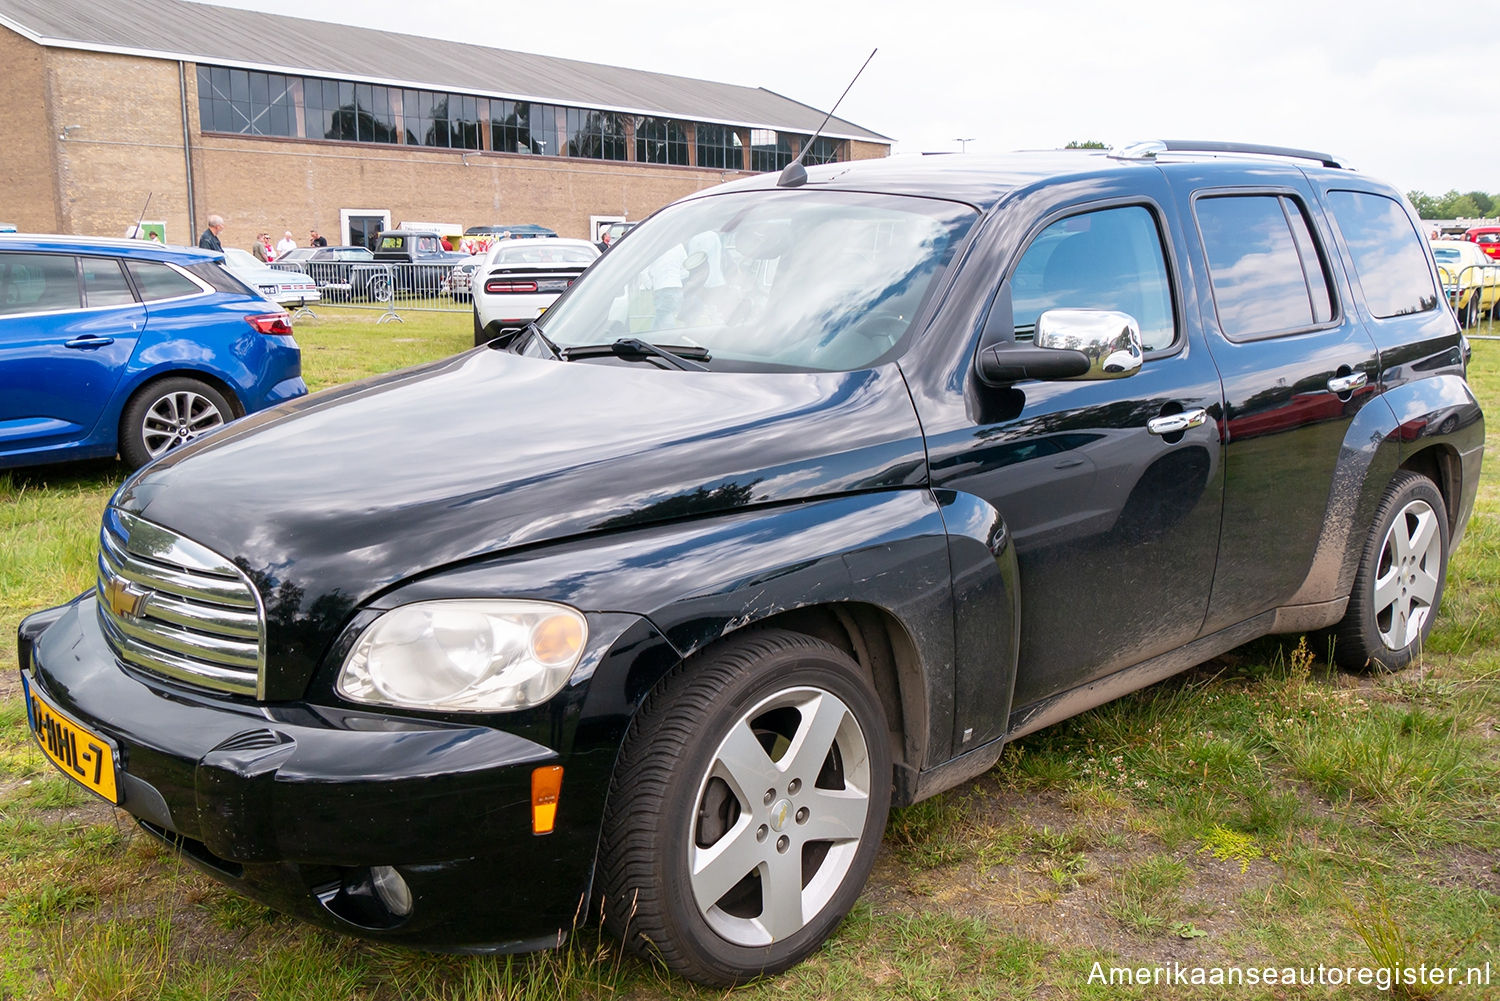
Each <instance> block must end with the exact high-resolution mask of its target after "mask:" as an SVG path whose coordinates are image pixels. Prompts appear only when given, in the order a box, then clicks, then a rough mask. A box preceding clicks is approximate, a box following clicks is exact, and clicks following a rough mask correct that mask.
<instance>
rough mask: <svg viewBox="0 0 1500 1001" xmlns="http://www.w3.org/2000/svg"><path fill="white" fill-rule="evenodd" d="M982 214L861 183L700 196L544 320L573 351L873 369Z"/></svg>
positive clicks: (605, 260) (662, 219)
mask: <svg viewBox="0 0 1500 1001" xmlns="http://www.w3.org/2000/svg"><path fill="white" fill-rule="evenodd" d="M975 217H976V212H975V210H974V209H973V208H971V207H969V206H967V205H959V204H956V203H952V202H945V201H939V200H937V199H929V198H908V197H904V196H883V195H864V194H854V193H850V192H831V191H811V190H804V191H799V192H797V193H795V194H786V193H775V194H773V193H767V192H753V193H752V192H746V193H743V194H734V195H718V196H713V197H708V198H698V199H694V200H692V201H688V202H682V203H679V204H677V205H675V206H672V207H670V208H667V209H664V210H663V211H662V212H661V213H660V214H659V215H658V216H657V217H655V218H653V219H652V220H651V222H650V223H648V224H646V225H644V226H642V227H640V228H639V229H637V230H635V231H633V232H632V233H631V234H630V238H629V239H628V240H621V241H620V243H619V246H617V247H616V248H614V249H613V250H611V251H610V252H609V253H608V254H605V255H604V256H603V257H601V258H599V259H598V260H597V261H595V262H594V264H593V265H592V266H591V268H590V270H589V273H588V275H587V277H586V278H584V279H583V280H582V281H581V282H580V283H579V285H578V286H577V287H575V288H574V290H573V291H572V292H571V293H570V294H569V295H568V296H566V297H565V298H563V299H562V300H560V301H559V302H558V303H557V305H555V306H553V307H552V308H551V309H549V310H547V312H546V313H545V314H543V317H542V320H541V325H542V327H543V328H544V330H545V332H546V334H547V336H548V337H549V338H551V339H552V340H553V341H554V342H556V343H557V344H559V345H562V346H564V347H566V346H570V345H572V346H577V345H585V344H588V345H593V344H597V343H600V342H610V341H613V340H615V339H617V338H622V337H636V338H640V339H642V340H645V341H649V342H652V343H660V344H668V345H687V346H693V347H698V348H706V349H707V350H708V352H709V354H710V356H711V366H712V367H720V366H724V367H730V368H734V367H739V368H751V369H765V368H792V369H801V370H808V369H814V370H824V371H834V370H847V369H854V368H862V367H865V366H867V365H870V364H873V363H875V362H876V361H877V359H880V358H881V357H882V356H885V355H887V354H888V353H890V352H892V351H893V350H895V349H896V348H897V347H898V345H899V344H901V343H902V341H903V338H905V336H906V334H907V332H908V330H909V329H910V328H911V325H912V322H913V320H914V319H915V318H916V316H917V315H918V314H919V313H920V311H921V309H922V304H923V303H924V302H925V300H926V297H927V295H928V294H929V292H930V291H931V289H932V288H933V286H934V284H935V282H936V279H937V277H938V275H940V274H941V273H942V272H943V270H944V269H945V268H946V267H947V266H948V263H949V262H950V261H951V259H952V257H953V254H954V252H955V250H956V248H957V246H958V244H959V243H960V242H961V241H962V239H963V237H964V235H965V234H966V233H967V232H968V230H969V227H970V226H971V225H972V224H973V221H974V219H975ZM525 343H526V348H525V350H526V351H527V352H528V353H530V352H531V351H532V350H533V349H535V348H536V342H535V339H532V340H530V341H528V342H525Z"/></svg>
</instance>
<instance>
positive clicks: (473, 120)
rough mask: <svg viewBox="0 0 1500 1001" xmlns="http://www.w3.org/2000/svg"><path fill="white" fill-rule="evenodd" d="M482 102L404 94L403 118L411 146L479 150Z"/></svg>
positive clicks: (414, 92)
mask: <svg viewBox="0 0 1500 1001" xmlns="http://www.w3.org/2000/svg"><path fill="white" fill-rule="evenodd" d="M480 101H481V99H480V98H477V97H468V96H466V95H464V94H436V93H433V92H432V91H430V90H408V91H405V92H404V93H403V94H402V98H401V117H402V120H403V122H404V123H405V125H406V144H407V145H408V146H441V147H444V148H452V149H479V148H480V144H479V105H480Z"/></svg>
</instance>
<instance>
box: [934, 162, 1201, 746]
mask: <svg viewBox="0 0 1500 1001" xmlns="http://www.w3.org/2000/svg"><path fill="white" fill-rule="evenodd" d="M1133 180H1134V179H1133ZM1140 188H1141V184H1140V182H1139V180H1135V183H1134V184H1132V186H1131V188H1130V190H1131V191H1132V192H1134V193H1136V197H1135V199H1133V200H1130V201H1126V200H1125V199H1121V200H1120V201H1119V202H1110V203H1106V204H1102V205H1101V204H1098V203H1097V202H1094V203H1083V204H1076V205H1070V206H1068V207H1066V208H1062V209H1060V210H1059V211H1058V212H1056V213H1054V214H1052V215H1051V216H1049V217H1048V218H1046V219H1043V220H1042V224H1041V225H1040V226H1039V228H1038V229H1036V230H1034V231H1033V235H1032V236H1031V237H1030V238H1029V239H1028V241H1027V244H1026V248H1025V249H1024V250H1023V251H1022V253H1021V256H1020V258H1019V259H1018V260H1017V263H1016V264H1015V266H1014V267H1013V268H1012V269H1011V273H1010V275H1009V276H1008V277H1007V278H1006V281H1005V284H1004V285H1002V288H1001V293H1000V294H1001V296H1002V297H1005V296H1008V297H1009V302H1010V306H1011V312H1012V316H1013V323H1014V328H1015V329H1014V334H1013V336H1014V337H1015V338H1016V339H1017V340H1027V339H1029V338H1030V337H1031V334H1032V331H1033V328H1034V325H1035V323H1036V319H1037V317H1038V316H1039V315H1040V314H1041V313H1042V312H1044V311H1046V310H1048V309H1055V308H1083V309H1113V310H1119V311H1121V312H1125V313H1129V314H1130V315H1131V316H1133V317H1135V318H1136V320H1137V321H1138V323H1139V325H1140V328H1141V334H1142V341H1143V346H1144V347H1145V348H1146V361H1145V364H1144V365H1143V366H1142V368H1141V369H1140V371H1138V372H1137V373H1135V374H1134V375H1131V376H1129V377H1126V378H1122V379H1114V380H1107V381H1084V382H1068V381H1056V382H1043V381H1023V382H1020V383H1017V384H1016V385H1014V386H1013V387H1011V388H1009V389H980V390H979V391H978V393H977V394H971V396H970V401H971V403H970V405H969V406H967V407H966V408H965V411H964V418H963V419H962V420H955V422H954V424H953V426H951V427H948V428H941V427H939V428H938V429H937V431H936V433H933V425H935V424H937V425H940V424H942V423H946V419H945V420H942V421H938V420H936V419H934V420H933V421H931V422H929V421H928V416H929V415H927V414H926V413H924V415H923V417H924V424H926V425H927V426H928V427H929V436H928V448H929V454H930V458H931V470H932V482H933V486H934V487H935V488H948V489H953V490H958V491H963V492H966V493H969V494H972V495H977V496H979V497H982V498H984V499H985V500H987V501H988V502H989V503H990V504H992V505H993V506H994V508H995V509H996V510H997V511H998V512H999V513H1000V516H1001V517H1002V518H1003V519H1004V520H1005V523H1006V526H1007V528H1008V529H1009V532H1010V537H1011V539H1012V540H1013V543H1014V545H1015V549H1016V555H1017V559H1018V561H1019V564H1020V581H1021V591H1020V604H1021V642H1020V660H1019V666H1018V669H1017V673H1016V684H1015V693H1014V696H1013V699H1012V706H1013V708H1014V710H1015V711H1024V710H1025V709H1026V708H1027V707H1028V706H1030V707H1032V708H1036V707H1038V706H1039V705H1041V704H1044V703H1045V702H1047V700H1049V699H1050V698H1052V697H1054V696H1057V695H1060V694H1062V693H1063V692H1066V691H1068V690H1070V689H1074V688H1077V687H1078V686H1080V685H1084V684H1087V683H1088V682H1090V681H1093V680H1096V679H1098V678H1101V677H1103V676H1105V675H1107V674H1110V673H1112V672H1114V671H1117V670H1120V669H1122V668H1125V667H1128V666H1130V665H1132V664H1136V663H1139V662H1141V661H1143V660H1146V659H1148V658H1150V657H1152V656H1155V655H1157V654H1160V653H1164V652H1166V651H1168V650H1171V649H1173V648H1175V647H1177V646H1180V645H1181V644H1183V643H1186V642H1189V641H1191V640H1192V639H1194V638H1195V637H1196V636H1197V635H1198V634H1199V631H1200V629H1201V628H1202V625H1203V618H1204V614H1205V612H1206V610H1207V607H1208V596H1209V588H1210V586H1211V584H1212V581H1213V572H1214V559H1215V554H1216V552H1217V546H1218V535H1219V520H1220V506H1221V501H1222V474H1221V471H1220V441H1219V430H1218V422H1217V420H1216V417H1217V415H1218V413H1219V411H1220V407H1221V394H1220V386H1219V379H1218V374H1217V371H1216V370H1215V368H1214V365H1213V361H1212V359H1211V358H1210V357H1209V355H1208V353H1207V352H1206V351H1205V350H1204V349H1203V347H1202V343H1201V340H1200V339H1199V338H1198V336H1197V331H1196V329H1195V328H1194V327H1193V325H1191V324H1190V323H1188V322H1186V321H1185V319H1184V310H1183V308H1182V301H1183V296H1182V294H1181V292H1180V290H1181V288H1182V281H1183V276H1181V275H1174V273H1173V270H1172V269H1171V268H1170V267H1169V266H1168V264H1167V262H1168V260H1169V259H1170V258H1169V256H1168V255H1167V254H1166V252H1165V244H1164V241H1163V234H1165V233H1167V232H1169V231H1170V227H1169V220H1168V218H1167V216H1166V212H1165V211H1164V209H1163V208H1162V205H1163V204H1165V203H1166V197H1165V196H1166V192H1165V190H1164V189H1163V190H1161V191H1160V192H1159V195H1160V197H1159V198H1157V199H1151V198H1142V197H1140V195H1139V192H1140ZM992 315H994V313H993V311H992ZM999 315H1004V311H1003V310H1001V311H999ZM1001 333H1002V335H1004V336H1006V337H1007V339H1008V337H1009V336H1011V335H1010V332H1009V331H1002V332H1001ZM975 402H977V404H978V405H973V404H974V403H975ZM1200 411H1201V414H1200V416H1201V417H1202V421H1201V423H1198V424H1197V425H1196V426H1194V427H1191V428H1189V429H1187V430H1184V431H1178V432H1175V433H1163V428H1164V425H1163V424H1162V423H1161V422H1160V421H1159V420H1157V419H1158V418H1161V417H1164V416H1172V415H1176V414H1182V413H1195V412H1200ZM954 414H956V408H955V411H953V412H950V414H949V415H946V416H950V417H951V416H953V415H954ZM934 417H936V415H934ZM1003 726H1004V721H1002V720H995V721H994V723H993V727H992V729H993V730H994V732H991V733H985V734H978V733H976V734H974V736H973V738H971V739H972V740H973V741H974V742H975V743H979V742H982V740H983V739H986V738H990V737H996V736H999V735H1000V734H1001V732H1002V728H1003Z"/></svg>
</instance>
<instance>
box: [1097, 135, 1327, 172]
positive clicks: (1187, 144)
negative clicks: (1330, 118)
mask: <svg viewBox="0 0 1500 1001" xmlns="http://www.w3.org/2000/svg"><path fill="white" fill-rule="evenodd" d="M1160 153H1256V154H1259V155H1261V156H1287V157H1293V158H1295V159H1298V160H1316V161H1318V163H1320V164H1322V165H1323V166H1325V167H1333V168H1335V169H1344V168H1345V167H1346V164H1345V163H1344V160H1343V158H1342V157H1337V156H1334V155H1333V154H1332V153H1319V152H1317V151H1316V150H1310V149H1296V148H1294V147H1291V146H1265V145H1262V144H1261V143H1228V142H1213V141H1211V140H1201V139H1151V140H1147V141H1145V142H1137V143H1131V144H1130V145H1128V146H1125V147H1123V148H1122V149H1121V150H1120V151H1119V153H1117V154H1116V155H1117V156H1119V157H1120V158H1122V159H1126V160H1151V159H1155V158H1156V156H1157V155H1158V154H1160Z"/></svg>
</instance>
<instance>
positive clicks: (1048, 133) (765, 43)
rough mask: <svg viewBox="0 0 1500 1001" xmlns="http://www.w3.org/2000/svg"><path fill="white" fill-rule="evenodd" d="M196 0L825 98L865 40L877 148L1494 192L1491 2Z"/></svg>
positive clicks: (853, 107)
mask: <svg viewBox="0 0 1500 1001" xmlns="http://www.w3.org/2000/svg"><path fill="white" fill-rule="evenodd" d="M213 2H217V3H220V4H222V5H225V6H234V7H247V8H252V9H256V10H261V11H268V12H272V13H278V14H290V15H294V16H298V17H307V18H311V19H314V20H319V21H331V22H337V23H348V24H360V25H364V26H367V27H372V28H381V29H384V30H387V31H399V32H404V33H407V34H415V35H430V36H434V37H439V38H450V39H456V40H459V41H466V42H473V43H476V44H480V45H487V46H492V47H494V48H502V49H516V50H520V51H523V52H536V53H541V54H544V55H550V56H563V57H567V58H571V59H583V60H587V61H589V62H598V63H607V64H610V65H615V66H628V67H632V68H635V69H645V70H652V71H654V72H659V73H672V74H677V75H681V76H687V77H696V78H700V79H705V80H717V81H721V82H724V83H733V84H740V85H744V86H749V87H765V88H767V89H769V90H773V91H776V92H777V93H779V94H783V95H785V96H787V97H790V98H793V99H795V100H798V101H801V102H803V103H804V104H809V105H812V106H814V107H816V108H819V109H823V110H826V109H827V108H828V107H829V106H830V105H831V104H832V103H833V102H834V101H835V100H837V99H838V96H839V94H840V93H842V92H843V90H844V88H845V86H846V85H847V84H848V82H849V79H850V78H851V77H852V76H853V75H854V73H855V71H856V70H858V69H859V66H860V64H861V63H862V62H864V60H865V57H866V56H868V55H869V54H870V51H871V50H872V49H878V50H879V51H878V52H877V54H876V55H875V58H874V60H873V61H872V62H871V63H870V65H869V67H868V68H867V69H866V70H865V72H864V74H863V75H862V76H861V77H860V79H859V82H858V83H856V84H855V86H854V89H853V90H852V91H850V93H849V96H848V97H847V98H845V100H844V103H843V104H842V105H841V106H840V107H839V111H838V114H839V117H841V118H844V119H846V120H848V121H851V122H854V123H856V124H858V125H861V126H863V127H864V128H867V129H870V130H872V131H874V132H878V133H880V134H882V135H885V136H889V137H891V138H893V139H895V140H896V143H895V145H894V147H893V153H894V154H897V155H900V154H911V153H921V152H933V151H944V152H957V151H960V150H967V151H968V152H970V153H1004V152H1009V151H1011V150H1017V149H1038V148H1053V147H1057V146H1062V145H1064V144H1066V143H1067V142H1069V141H1070V140H1080V141H1082V140H1099V141H1102V142H1105V143H1108V144H1110V145H1124V144H1126V143H1129V142H1132V141H1136V140H1141V139H1157V138H1169V139H1218V140H1237V141H1244V142H1257V143H1268V144H1272V145H1281V146H1296V147H1301V148H1305V149H1313V150H1319V151H1325V152H1329V153H1333V154H1334V155H1336V156H1338V157H1340V158H1342V159H1343V161H1344V162H1345V163H1347V164H1348V165H1350V166H1352V167H1354V168H1355V169H1357V170H1360V171H1362V172H1365V173H1369V174H1373V175H1375V176H1376V177H1379V178H1381V179H1382V180H1385V181H1388V182H1390V183H1391V184H1393V185H1395V186H1396V187H1397V188H1400V189H1401V190H1402V191H1412V190H1418V191H1424V192H1426V193H1428V194H1433V195H1438V194H1442V193H1444V192H1446V191H1448V190H1450V189H1454V188H1456V189H1458V190H1459V191H1473V190H1479V191H1484V192H1487V193H1492V194H1493V193H1500V100H1497V99H1496V97H1495V94H1496V89H1495V86H1494V84H1493V82H1492V80H1491V76H1492V74H1491V73H1490V71H1489V70H1488V67H1490V66H1491V65H1492V64H1493V35H1494V30H1493V28H1494V25H1495V21H1496V15H1497V13H1500V9H1497V8H1500V5H1497V4H1496V2H1495V0H1477V2H1476V3H1473V4H1471V5H1469V6H1468V7H1467V8H1466V9H1467V10H1468V11H1469V12H1470V13H1472V14H1474V15H1476V16H1475V17H1474V18H1464V17H1452V16H1447V17H1440V16H1439V8H1436V7H1432V8H1426V7H1424V6H1423V5H1420V4H1414V3H1412V2H1411V0H1399V2H1397V0H1362V2H1346V0H1253V2H1246V0H1241V2H1238V3H1232V4H1225V3H1222V2H1215V0H1197V2H1182V0H1145V2H1138V3H1126V2H1121V0H1051V2H1039V0H1025V2H1015V0H926V2H925V3H914V2H912V0H860V2H846V0H802V2H800V3H784V2H772V3H764V2H760V3H754V2H743V0H742V2H737V3H719V4H708V3H703V2H702V0H698V2H683V0H653V2H652V3H650V4H646V3H638V2H629V0H553V2H550V3H545V2H535V0H534V2H532V3H524V4H523V3H516V2H514V0H510V2H505V0H430V2H428V3H424V4H415V3H412V2H411V0H357V2H355V3H349V2H347V0H253V2H251V0H213ZM1423 10H1426V11H1428V14H1426V15H1423V14H1422V11H1423ZM1457 10H1458V8H1454V9H1451V10H1449V11H1448V14H1449V15H1452V14H1455V13H1456V11H1457ZM1465 24H1468V26H1469V28H1473V29H1476V30H1468V29H1466V28H1465V27H1464V25H1465ZM1481 28H1482V29H1483V30H1477V29H1481ZM960 139H964V140H968V141H967V142H962V143H961V142H959V140H960Z"/></svg>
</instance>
